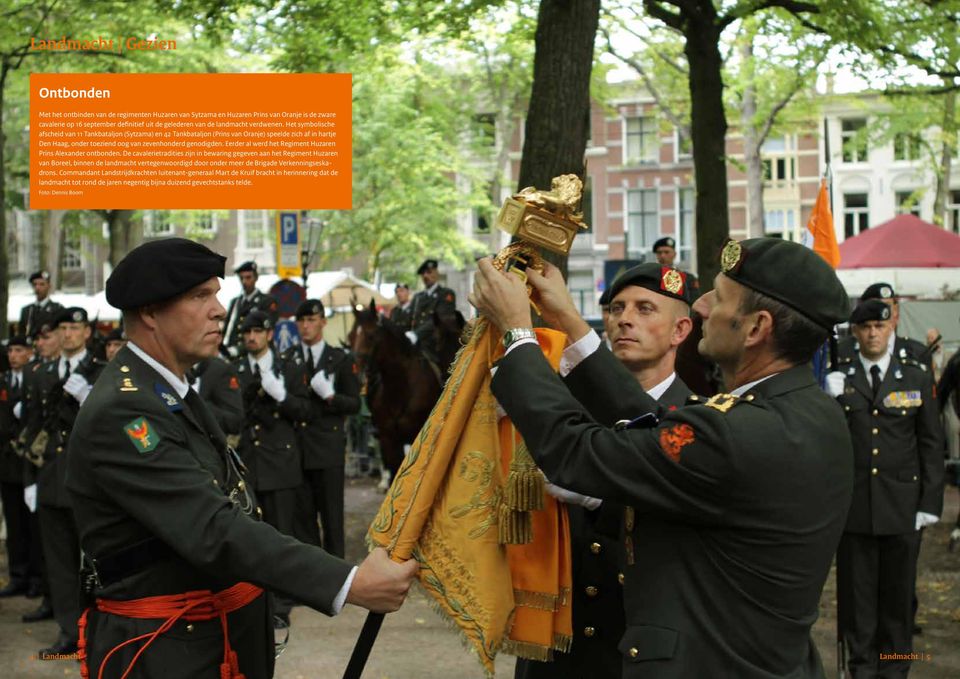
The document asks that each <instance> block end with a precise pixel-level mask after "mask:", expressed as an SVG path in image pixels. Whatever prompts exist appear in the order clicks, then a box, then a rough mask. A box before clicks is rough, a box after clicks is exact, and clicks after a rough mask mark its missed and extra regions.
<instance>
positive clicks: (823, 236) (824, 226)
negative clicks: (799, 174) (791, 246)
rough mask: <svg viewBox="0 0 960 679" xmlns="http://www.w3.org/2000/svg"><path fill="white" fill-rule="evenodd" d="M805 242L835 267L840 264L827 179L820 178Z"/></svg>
mask: <svg viewBox="0 0 960 679" xmlns="http://www.w3.org/2000/svg"><path fill="white" fill-rule="evenodd" d="M804 242H805V243H806V244H807V245H808V246H810V247H811V249H812V250H813V251H814V252H816V253H817V254H818V255H820V256H821V257H823V259H824V260H825V261H826V262H827V263H828V264H829V265H830V266H832V267H833V268H834V269H836V268H837V267H838V266H840V246H838V245H837V234H836V231H834V229H833V215H832V214H831V213H830V196H829V193H828V191H827V180H826V179H821V180H820V191H819V192H818V193H817V202H816V203H814V206H813V212H811V213H810V220H809V221H808V222H807V237H806V238H804ZM811 243H812V245H811Z"/></svg>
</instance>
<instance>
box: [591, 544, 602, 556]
mask: <svg viewBox="0 0 960 679" xmlns="http://www.w3.org/2000/svg"><path fill="white" fill-rule="evenodd" d="M590 551H591V552H593V553H594V554H599V553H600V543H599V542H593V543H591V544H590Z"/></svg>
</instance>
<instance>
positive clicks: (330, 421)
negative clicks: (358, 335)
mask: <svg viewBox="0 0 960 679" xmlns="http://www.w3.org/2000/svg"><path fill="white" fill-rule="evenodd" d="M304 350H305V348H304V347H302V346H294V347H291V348H290V349H288V350H287V351H286V352H285V354H284V357H285V359H286V360H287V361H292V362H294V363H296V362H298V361H299V362H300V363H299V364H300V365H303V369H304V371H305V372H306V378H307V388H308V390H309V394H308V396H309V402H310V412H311V415H312V416H311V417H310V418H307V419H304V420H303V421H301V422H300V427H299V436H300V439H299V440H300V451H301V453H302V454H303V468H304V469H329V468H331V467H342V466H344V464H345V463H346V460H345V455H346V451H347V433H346V418H347V416H348V415H354V414H356V413H357V412H359V411H360V380H359V378H358V377H357V368H356V364H355V363H354V362H353V357H352V356H351V355H350V354H348V353H347V352H345V351H344V350H343V349H337V348H336V347H331V346H330V345H329V344H327V345H325V346H324V348H323V353H322V354H320V360H319V361H318V364H317V365H311V364H310V363H309V362H307V361H305V360H304ZM319 370H323V371H325V372H326V373H327V375H328V376H332V377H333V390H334V396H333V399H332V400H331V401H330V402H329V403H328V402H327V401H325V400H324V399H322V398H320V396H319V395H318V394H317V392H315V391H314V390H313V388H311V387H310V386H309V385H310V380H311V379H313V376H314V375H315V374H316V373H317V372H318V371H319Z"/></svg>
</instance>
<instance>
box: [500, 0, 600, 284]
mask: <svg viewBox="0 0 960 679" xmlns="http://www.w3.org/2000/svg"><path fill="white" fill-rule="evenodd" d="M599 22H600V0H541V2H540V10H539V14H538V17H537V33H536V39H535V42H536V52H535V54H534V60H533V88H532V91H531V94H530V107H529V110H528V112H527V121H526V128H525V135H524V140H523V156H522V158H521V160H520V178H519V181H518V182H517V188H518V189H522V188H523V187H526V186H536V187H537V188H538V189H549V188H550V181H551V180H552V179H553V178H554V177H556V176H558V175H562V174H570V173H572V174H576V175H578V176H579V177H580V178H581V179H585V178H584V170H585V167H584V157H583V154H584V151H586V148H587V138H588V136H589V131H590V73H591V71H592V69H593V42H594V38H595V37H596V34H597V26H598V25H599ZM544 255H545V258H546V259H547V260H548V261H550V262H552V263H554V264H555V265H557V266H559V267H560V268H561V270H562V271H563V272H564V273H566V266H567V260H566V257H560V256H558V255H554V254H553V253H544Z"/></svg>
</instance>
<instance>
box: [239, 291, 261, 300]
mask: <svg viewBox="0 0 960 679" xmlns="http://www.w3.org/2000/svg"><path fill="white" fill-rule="evenodd" d="M240 294H241V295H242V296H243V301H244V302H251V301H253V298H254V297H256V296H257V295H258V294H260V291H259V290H257V289H256V288H254V289H253V292H251V293H250V294H249V295H248V294H247V293H245V292H241V293H240Z"/></svg>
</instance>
